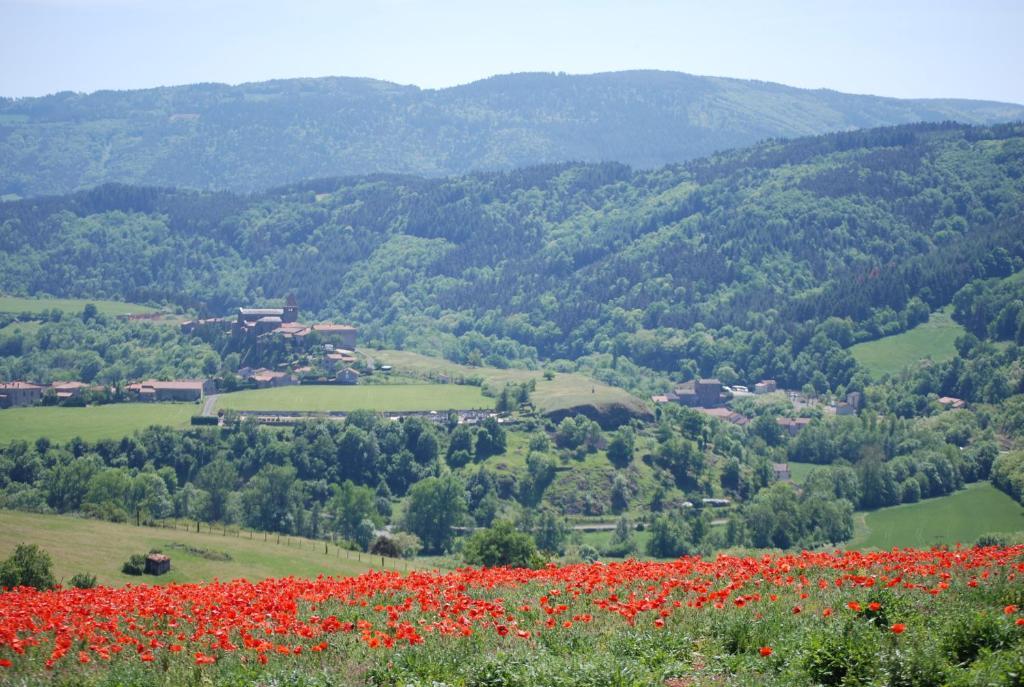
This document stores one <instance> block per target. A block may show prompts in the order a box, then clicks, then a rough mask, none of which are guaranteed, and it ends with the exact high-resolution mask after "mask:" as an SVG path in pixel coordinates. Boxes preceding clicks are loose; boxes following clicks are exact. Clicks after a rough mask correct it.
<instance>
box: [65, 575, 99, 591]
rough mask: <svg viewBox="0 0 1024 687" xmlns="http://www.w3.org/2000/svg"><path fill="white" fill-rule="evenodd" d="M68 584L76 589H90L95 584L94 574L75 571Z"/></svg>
mask: <svg viewBox="0 0 1024 687" xmlns="http://www.w3.org/2000/svg"><path fill="white" fill-rule="evenodd" d="M68 584H70V585H71V586H72V587H75V588H76V589H92V588H93V587H95V586H96V576H95V575H93V574H91V573H86V572H80V573H75V574H74V575H73V576H72V577H71V580H70V581H69V582H68Z"/></svg>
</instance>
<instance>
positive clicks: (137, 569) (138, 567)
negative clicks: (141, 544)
mask: <svg viewBox="0 0 1024 687" xmlns="http://www.w3.org/2000/svg"><path fill="white" fill-rule="evenodd" d="M121 572H123V573H124V574H125V575H141V574H142V573H144V572H146V557H145V556H143V555H142V554H141V553H133V554H132V555H131V556H130V557H129V558H128V560H126V561H125V562H124V564H123V565H122V566H121Z"/></svg>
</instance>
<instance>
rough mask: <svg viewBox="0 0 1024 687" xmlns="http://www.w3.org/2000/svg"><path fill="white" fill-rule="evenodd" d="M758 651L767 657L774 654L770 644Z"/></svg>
mask: <svg viewBox="0 0 1024 687" xmlns="http://www.w3.org/2000/svg"><path fill="white" fill-rule="evenodd" d="M758 653H759V654H761V655H762V656H764V657H765V658H767V657H768V656H771V655H772V648H771V647H770V646H763V647H761V648H760V649H759V650H758Z"/></svg>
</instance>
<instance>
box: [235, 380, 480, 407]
mask: <svg viewBox="0 0 1024 687" xmlns="http://www.w3.org/2000/svg"><path fill="white" fill-rule="evenodd" d="M217 407H218V408H233V409H235V410H305V411H311V412H326V411H332V410H333V411H349V410H357V409H365V410H378V411H403V410H404V411H411V410H451V409H457V410H469V409H473V408H493V407H494V399H493V398H487V397H486V396H484V395H483V394H481V393H480V389H479V387H475V386H463V385H457V384H386V385H383V384H378V385H374V384H366V385H357V386H289V387H281V388H279V389H258V390H253V391H239V392H236V393H232V394H222V395H220V396H218V398H217Z"/></svg>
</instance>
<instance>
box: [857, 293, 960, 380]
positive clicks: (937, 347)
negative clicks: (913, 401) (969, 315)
mask: <svg viewBox="0 0 1024 687" xmlns="http://www.w3.org/2000/svg"><path fill="white" fill-rule="evenodd" d="M950 312H951V310H950V308H944V309H943V310H940V311H936V312H933V313H932V314H931V317H930V318H929V319H928V321H927V322H924V323H922V324H919V325H917V326H916V327H914V328H913V329H910V330H907V331H905V332H903V333H902V334H894V335H893V336H886V337H884V338H881V339H878V340H876V341H867V342H865V343H859V344H856V345H854V346H851V347H850V353H852V354H853V357H854V358H855V359H856V360H857V362H858V363H860V364H861V365H863V366H864V367H866V368H867V369H868V370H869V371H870V372H871V374H872V376H874V377H876V378H877V377H881V376H882V375H884V374H889V375H892V374H896V373H897V372H899V371H900V370H902V369H903V368H905V367H907V366H908V365H913V364H914V363H916V362H918V361H919V360H923V359H925V358H931V359H932V360H934V361H936V362H940V361H944V360H950V359H952V358H953V356H955V355H956V347H955V346H954V345H953V342H954V341H956V338H957V337H958V336H960V335H961V334H963V333H964V328H963V327H961V326H960V325H959V324H957V323H956V322H954V321H953V318H952V317H951V316H950Z"/></svg>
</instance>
